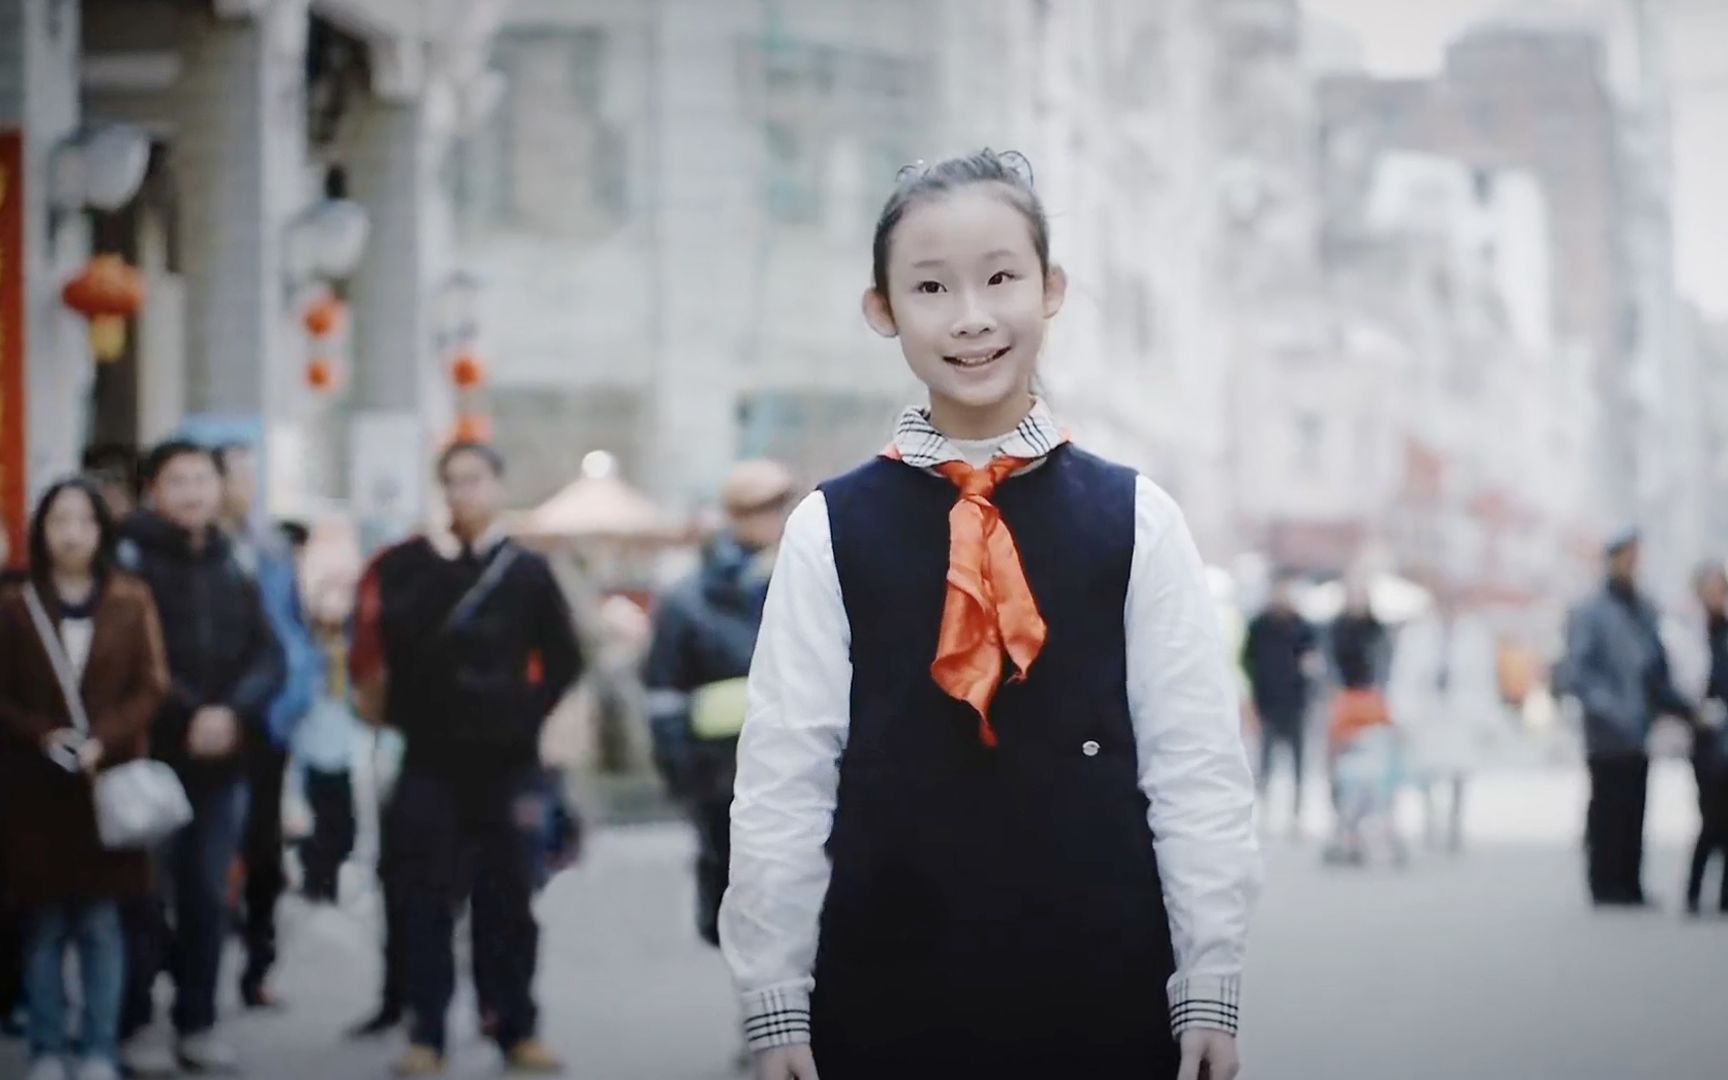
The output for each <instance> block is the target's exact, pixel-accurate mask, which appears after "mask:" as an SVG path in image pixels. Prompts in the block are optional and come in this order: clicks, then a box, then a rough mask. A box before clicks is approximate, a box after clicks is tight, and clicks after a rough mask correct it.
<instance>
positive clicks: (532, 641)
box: [349, 443, 581, 1076]
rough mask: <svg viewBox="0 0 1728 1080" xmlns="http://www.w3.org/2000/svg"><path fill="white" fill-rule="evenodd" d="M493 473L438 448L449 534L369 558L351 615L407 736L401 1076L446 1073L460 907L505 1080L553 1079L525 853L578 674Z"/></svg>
mask: <svg viewBox="0 0 1728 1080" xmlns="http://www.w3.org/2000/svg"><path fill="white" fill-rule="evenodd" d="M503 469H504V462H503V459H502V457H500V456H499V455H498V453H497V452H496V451H495V450H493V449H491V448H490V447H487V446H482V445H478V444H473V443H456V444H454V445H452V446H451V447H450V448H449V449H448V450H446V451H445V453H444V454H443V456H442V457H441V459H440V461H439V467H438V475H439V479H440V480H441V482H442V483H443V486H444V494H445V498H446V500H447V502H448V504H449V508H450V518H451V530H450V532H449V533H446V534H437V535H432V536H425V537H419V538H416V539H413V540H409V541H406V542H404V543H402V544H400V545H398V546H396V547H394V548H392V549H390V550H388V551H386V552H385V553H384V554H382V555H381V556H379V557H378V558H377V559H376V560H375V561H374V563H373V565H372V567H371V568H370V569H369V571H368V572H367V575H366V578H365V579H364V580H363V581H362V584H361V590H360V599H359V605H358V609H357V611H356V638H355V643H354V649H353V653H352V654H351V655H350V658H349V665H350V669H351V670H355V671H356V672H357V675H356V680H357V684H358V681H359V679H360V675H359V674H358V673H360V672H367V673H368V677H369V678H370V679H373V680H376V678H377V673H378V672H381V673H382V678H383V680H384V682H383V683H382V687H381V690H382V694H381V696H382V718H383V721H384V722H385V723H387V724H389V725H390V726H392V727H395V728H397V729H398V730H399V731H401V732H402V735H403V740H404V752H403V759H402V770H401V775H400V776H399V777H398V779H397V781H396V787H395V790H394V792H393V794H392V796H391V800H390V807H389V815H388V816H389V821H388V823H387V825H386V828H387V829H388V830H389V834H390V836H389V843H390V846H391V847H392V852H391V855H390V859H391V862H392V864H393V866H392V869H391V871H390V873H391V874H392V875H394V876H396V878H397V881H396V884H397V885H399V886H400V891H401V896H402V903H403V908H402V913H401V914H402V932H403V934H404V935H405V936H406V938H407V942H406V947H405V949H404V951H403V956H404V957H405V959H406V966H407V971H406V975H407V978H406V989H407V995H406V996H407V1004H408V1012H409V1015H410V1016H411V1017H412V1029H411V1031H410V1032H409V1040H410V1046H409V1048H408V1051H407V1053H406V1055H405V1056H404V1057H403V1058H402V1060H401V1061H400V1062H398V1063H397V1066H396V1071H397V1073H398V1075H404V1076H425V1075H432V1074H435V1073H437V1072H439V1071H441V1070H442V1068H443V1057H444V1049H445V1028H446V1014H447V1013H448V1011H449V1007H450V998H451V995H452V993H453V991H454V987H455V966H454V959H453V954H452V940H451V937H452V934H453V932H454V929H455V927H454V921H455V915H456V909H457V906H458V903H459V900H460V898H461V897H462V896H463V895H467V896H468V897H469V904H470V914H471V918H472V920H473V932H474V937H475V941H476V946H475V952H474V958H475V961H476V966H477V970H476V983H477V985H478V988H479V990H480V991H481V993H482V994H483V996H484V997H486V999H487V1001H486V1002H485V1005H486V1008H487V1009H488V1011H489V1012H490V1013H491V1014H492V1015H493V1017H495V1026H494V1030H493V1033H492V1034H493V1037H494V1039H495V1040H496V1042H497V1043H498V1046H499V1048H500V1049H501V1050H502V1051H503V1053H504V1056H505V1061H506V1066H507V1068H509V1069H510V1070H511V1071H515V1072H527V1073H553V1072H559V1071H561V1070H562V1065H561V1063H560V1062H559V1061H558V1060H557V1058H556V1057H555V1056H553V1054H552V1053H551V1051H550V1050H549V1049H547V1048H546V1046H545V1045H544V1044H543V1043H541V1041H540V1040H539V1039H538V1038H537V1028H538V1026H539V1015H538V1010H537V1008H536V1006H535V1004H534V1000H533V992H532V983H533V978H534V968H535V962H536V954H537V951H538V941H539V929H538V927H537V926H536V925H535V922H534V915H533V911H532V910H531V907H530V901H531V899H532V895H533V891H534V885H535V881H534V871H535V867H534V860H533V859H532V858H531V852H530V841H531V839H532V838H533V837H537V836H539V835H540V834H541V831H542V829H543V827H544V821H545V815H546V813H547V807H546V788H545V783H544V774H543V772H542V770H541V766H540V756H539V743H540V730H541V727H542V725H543V724H544V722H545V719H546V717H547V715H548V714H549V713H550V712H551V711H552V709H553V706H555V705H556V704H557V703H558V701H559V699H560V698H561V697H562V696H563V694H564V692H565V691H566V690H567V689H568V688H569V687H570V685H571V684H572V683H573V682H574V681H575V679H576V677H577V676H578V675H579V674H580V672H581V653H580V649H579V647H578V645H577V641H576V634H575V626H574V624H573V621H572V619H571V615H570V609H569V606H568V604H567V603H566V602H565V599H564V595H563V593H562V591H561V590H560V588H559V586H558V582H557V580H556V578H554V577H553V574H552V568H551V567H550V565H548V563H547V562H546V560H545V558H543V557H542V556H540V555H538V554H536V553H534V552H531V551H527V550H525V549H523V548H521V547H519V546H517V545H516V544H515V543H513V542H512V541H510V540H509V539H508V538H507V537H506V536H505V535H504V533H503V530H502V529H501V528H500V527H499V511H500V508H501V505H502V501H503ZM380 659H381V661H382V662H381V664H380V663H379V660H380ZM357 688H358V689H360V690H361V699H362V713H363V714H366V715H373V714H374V713H375V711H376V706H375V705H368V704H366V701H367V699H369V698H372V699H376V697H377V696H378V695H377V692H376V691H374V690H368V689H366V688H364V687H358V685H357ZM480 968H484V970H479V969H480Z"/></svg>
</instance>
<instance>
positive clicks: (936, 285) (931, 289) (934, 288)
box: [913, 281, 942, 294]
mask: <svg viewBox="0 0 1728 1080" xmlns="http://www.w3.org/2000/svg"><path fill="white" fill-rule="evenodd" d="M913 291H914V292H921V293H927V294H928V293H939V292H941V291H942V283H941V282H940V281H920V282H919V283H918V284H917V285H916V286H915V287H914V289H913Z"/></svg>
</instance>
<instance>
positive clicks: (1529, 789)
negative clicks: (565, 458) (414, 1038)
mask: <svg viewBox="0 0 1728 1080" xmlns="http://www.w3.org/2000/svg"><path fill="white" fill-rule="evenodd" d="M1479 789H1480V790H1479V791H1478V793H1477V794H1478V797H1477V799H1476V802H1475V805H1474V807H1473V810H1472V813H1471V825H1472V830H1473V832H1474V834H1475V835H1476V836H1478V837H1479V838H1480V839H1479V841H1478V843H1477V844H1476V845H1475V846H1474V847H1473V848H1472V849H1471V850H1470V851H1469V852H1468V853H1467V854H1465V855H1464V856H1463V857H1461V858H1459V859H1456V860H1446V859H1440V858H1433V859H1419V860H1418V861H1417V862H1416V863H1415V864H1414V865H1412V866H1411V867H1410V868H1409V869H1407V870H1404V871H1402V872H1396V871H1391V870H1383V871H1373V872H1368V873H1362V872H1329V871H1325V870H1323V869H1321V868H1320V866H1319V864H1318V859H1317V857H1316V845H1315V844H1314V843H1313V842H1312V841H1309V842H1292V841H1290V840H1287V839H1284V838H1283V837H1282V832H1283V830H1282V828H1281V827H1279V825H1278V823H1276V822H1274V830H1275V831H1274V832H1273V833H1272V834H1271V835H1269V838H1268V841H1267V856H1268V865H1269V875H1268V876H1269V880H1268V884H1267V889H1266V893H1265V897H1264V901H1263V904H1262V907H1261V913H1260V916H1259V918H1258V921H1257V924H1256V935H1255V943H1254V951H1253V960H1252V963H1253V970H1252V974H1251V979H1250V983H1249V987H1250V989H1249V994H1248V1000H1247V1002H1246V1007H1247V1031H1246V1034H1245V1037H1244V1043H1243V1050H1244V1055H1245V1057H1246V1059H1247V1061H1248V1064H1249V1068H1248V1069H1247V1070H1245V1072H1244V1075H1245V1076H1247V1077H1249V1078H1250V1080H1339V1078H1357V1077H1363V1078H1382V1077H1386V1078H1402V1080H1427V1078H1433V1080H1455V1078H1462V1077H1532V1078H1544V1080H1545V1078H1569V1080H1574V1078H1575V1080H1598V1078H1599V1080H1629V1078H1643V1077H1660V1078H1662V1080H1719V1078H1721V1077H1723V1076H1728V1011H1725V1007H1728V922H1710V923H1705V924H1697V923H1688V922H1686V921H1684V920H1682V919H1681V918H1680V917H1679V916H1678V915H1677V914H1676V913H1675V910H1674V908H1675V905H1674V896H1675V894H1676V892H1677V886H1678V882H1679V879H1680V848H1681V843H1680V841H1681V840H1682V838H1683V834H1684V833H1685V832H1686V831H1687V830H1689V829H1690V827H1691V822H1690V812H1691V811H1690V801H1691V797H1692V796H1691V781H1690V777H1689V776H1686V775H1685V773H1684V770H1683V769H1682V768H1680V767H1677V766H1670V767H1668V768H1665V769H1664V770H1662V771H1661V772H1660V774H1659V777H1658V783H1657V791H1656V799H1655V806H1654V808H1653V814H1652V818H1653V820H1652V836H1653V839H1654V840H1655V849H1654V851H1653V854H1652V858H1651V860H1650V863H1649V867H1648V871H1647V877H1648V881H1649V883H1650V885H1651V886H1652V888H1653V891H1656V892H1658V893H1659V894H1661V895H1663V896H1664V897H1665V898H1666V899H1668V901H1669V905H1668V910H1667V912H1666V913H1665V914H1651V915H1617V916H1605V915H1598V914H1595V913H1593V912H1591V911H1590V910H1589V909H1588V908H1587V907H1586V906H1585V905H1584V904H1583V903H1582V901H1581V898H1580V893H1581V888H1580V882H1579V879H1580V871H1579V866H1578V857H1577V852H1576V846H1577V845H1576V838H1575V835H1574V834H1575V826H1574V824H1573V823H1574V822H1575V821H1576V820H1577V810H1578V802H1579V800H1580V798H1581V792H1580V791H1579V788H1578V784H1577V782H1576V780H1575V779H1573V778H1572V777H1571V776H1570V775H1569V774H1565V773H1547V774H1526V773H1520V774H1517V775H1510V776H1502V777H1499V778H1489V779H1487V780H1485V781H1483V782H1482V783H1481V784H1480V785H1479ZM687 857H688V847H687V840H686V838H685V836H684V834H683V833H682V831H680V830H678V829H676V828H673V827H668V826H640V827H631V828H624V829H616V830H612V831H609V832H607V833H605V834H603V835H602V836H600V837H599V838H597V840H596V842H595V845H594V848H593V851H592V855H591V857H590V859H589V861H588V862H587V863H586V864H585V866H584V867H583V868H582V869H580V870H578V871H575V872H572V873H570V874H566V875H565V876H564V877H563V878H561V879H560V880H559V881H557V882H556V883H555V884H554V886H553V888H552V889H551V890H550V891H549V892H548V894H547V895H546V897H545V898H544V901H543V915H544V920H545V923H546V939H545V956H546V959H545V962H544V963H543V965H542V979H541V992H542V1001H543V1002H544V1003H545V1009H546V1015H545V1021H546V1023H545V1028H546V1034H547V1036H548V1038H549V1040H550V1041H551V1042H552V1043H553V1044H554V1045H555V1046H556V1047H557V1048H558V1049H559V1050H560V1051H561V1052H563V1053H564V1054H566V1055H567V1056H568V1059H569V1061H570V1063H571V1065H572V1069H571V1075H572V1076H574V1077H579V1078H580V1077H592V1078H601V1080H721V1078H724V1077H727V1076H731V1075H733V1074H732V1073H731V1072H730V1069H729V1068H728V1064H727V1062H728V1059H729V1058H730V1057H731V1055H732V1053H733V1051H734V1050H735V1043H734V1036H733V1016H732V1006H731V1004H730V997H729V995H728V992H727V985H726V980H725V977H724V974H723V972H722V971H721V968H720V964H719V960H718V958H717V956H716V955H715V954H714V953H712V952H711V951H709V950H707V949H706V948H704V947H703V946H702V945H701V944H700V943H699V942H697V941H696V940H695V938H694V935H693V934H692V933H691V932H690V930H689V924H690V920H689V918H688V908H689V903H690V895H691V888H690V885H689V882H688V877H687V874H686V872H685V864H686V861H687ZM283 922H284V936H285V939H286V955H285V958H284V962H283V966H282V971H281V980H280V982H281V989H282V991H283V993H284V995H285V996H286V997H287V998H289V999H290V1002H291V1005H292V1011H291V1012H289V1013H288V1014H286V1015H283V1016H278V1017H246V1018H242V1019H240V1020H238V1021H236V1022H235V1024H234V1026H233V1028H232V1034H233V1036H234V1038H235V1040H236V1042H237V1043H238V1044H239V1045H240V1046H241V1047H242V1049H243V1050H244V1052H245V1056H246V1060H247V1062H248V1065H249V1068H248V1072H247V1075H248V1076H251V1077H257V1078H260V1080H304V1078H308V1077H312V1078H322V1080H369V1078H376V1077H382V1076H384V1075H386V1073H385V1069H386V1066H387V1063H388V1061H389V1058H390V1056H391V1054H392V1053H393V1052H394V1051H395V1049H396V1044H394V1043H390V1044H385V1045H375V1046H360V1047H356V1046H353V1045H350V1044H345V1043H342V1042H341V1041H339V1039H338V1038H337V1032H338V1031H339V1030H340V1029H341V1027H342V1026H343V1025H344V1024H345V1023H346V1022H348V1021H350V1020H351V1019H353V1018H355V1017H356V1016H358V1015H359V1014H361V1013H362V1012H363V1011H364V1010H365V1009H366V1007H367V1006H368V1005H369V1004H371V1002H372V995H373V993H374V991H375V988H376V983H377V958H376V955H375V949H374V947H373V940H374V938H373V934H374V929H373V921H372V915H371V911H370V902H369V899H368V898H367V897H366V896H364V895H362V894H360V893H359V891H358V890H355V895H353V896H350V897H349V899H348V903H347V904H346V906H345V907H344V908H342V909H339V910H337V909H324V910H309V909H307V908H305V907H303V906H301V905H299V904H298V903H297V902H294V903H290V904H289V905H287V906H285V908H284V911H283ZM471 1012H472V1007H471V1005H470V1004H469V1003H468V1002H467V1001H466V999H464V1000H462V1001H459V1002H458V1005H457V1007H456V1010H455V1013H456V1016H457V1018H458V1020H457V1023H458V1030H459V1032H461V1038H460V1040H459V1046H458V1053H457V1061H456V1065H455V1068H453V1069H452V1075H453V1076H456V1077H489V1076H495V1075H497V1059H496V1056H495V1054H494V1053H493V1052H492V1051H491V1050H490V1049H489V1048H488V1047H487V1046H485V1045H484V1044H483V1043H481V1042H480V1041H479V1040H478V1039H477V1038H475V1037H474V1035H473V1033H472V1032H473V1022H472V1020H471V1019H469V1017H470V1015H471ZM8 1055H11V1056H8ZM9 1070H10V1071H9ZM19 1071H20V1065H19V1059H18V1057H17V1056H16V1048H15V1047H14V1048H9V1049H7V1050H3V1051H0V1076H13V1075H16V1074H17V1073H18V1072H19Z"/></svg>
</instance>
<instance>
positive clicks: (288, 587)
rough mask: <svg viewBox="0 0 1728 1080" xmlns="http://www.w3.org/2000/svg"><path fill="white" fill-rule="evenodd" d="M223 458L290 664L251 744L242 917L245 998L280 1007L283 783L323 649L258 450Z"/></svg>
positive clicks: (234, 508)
mask: <svg viewBox="0 0 1728 1080" xmlns="http://www.w3.org/2000/svg"><path fill="white" fill-rule="evenodd" d="M216 463H217V465H218V466H219V467H220V468H221V470H222V521H221V524H222V528H223V531H224V532H225V533H226V534H227V537H228V542H229V543H230V544H232V545H233V548H234V557H235V560H236V561H237V562H238V563H239V564H240V566H241V568H242V569H244V570H245V571H246V572H247V573H248V574H250V575H251V577H252V580H253V582H254V583H255V584H256V585H257V587H258V596H259V600H260V601H261V602H262V603H263V605H264V614H265V616H266V617H267V618H268V619H269V620H270V630H271V632H272V633H273V634H274V635H275V638H276V644H277V646H278V647H279V648H280V649H281V650H282V658H283V663H284V665H285V671H284V675H285V677H284V679H283V683H282V689H281V690H280V691H278V692H277V694H276V696H275V697H273V698H272V699H271V700H270V705H269V708H268V709H267V710H266V712H265V718H264V719H265V723H264V730H263V737H262V738H260V739H257V740H256V741H254V742H253V743H252V744H251V745H250V746H249V747H248V748H247V754H246V765H247V783H248V785H249V786H250V789H251V802H250V809H249V812H248V813H247V816H246V837H245V840H244V841H243V843H242V845H241V855H242V860H243V862H244V863H245V870H246V885H245V889H244V892H243V900H244V913H243V915H242V917H241V918H240V920H239V922H240V929H241V933H242V936H243V937H244V939H245V942H246V966H245V968H244V970H243V971H242V972H241V974H240V1001H241V1004H243V1005H245V1006H246V1007H247V1008H249V1009H273V1008H280V1007H281V1002H280V1001H278V1000H277V998H276V996H275V994H274V992H273V991H271V990H270V989H269V987H267V986H266V985H265V983H266V981H267V980H268V978H269V975H270V969H271V967H273V966H274V965H275V963H276V904H277V902H278V901H280V900H281V899H282V893H283V891H284V890H285V889H286V888H287V883H288V878H287V874H286V873H285V872H284V870H283V865H282V855H283V843H282V784H283V781H284V780H285V779H286V778H287V775H288V747H289V744H290V743H291V742H292V740H293V737H294V730H295V728H296V727H298V726H299V724H300V722H301V721H302V720H304V719H305V717H306V714H307V713H309V712H311V711H312V701H313V695H314V689H315V686H316V684H317V681H318V678H317V676H318V670H317V669H318V655H317V650H316V649H315V647H314V646H313V644H312V636H311V632H310V631H309V630H308V629H307V625H306V615H305V612H304V610H303V605H302V604H301V601H300V578H299V573H298V571H297V568H296V566H295V561H294V555H293V552H292V550H291V549H290V548H289V546H288V542H287V538H286V536H284V535H283V534H282V532H281V531H280V530H279V529H277V528H276V527H275V526H274V525H273V524H271V523H269V522H267V521H265V520H263V519H262V518H260V516H259V512H258V511H259V507H258V456H257V454H256V453H254V452H253V450H252V448H251V447H250V446H247V445H245V444H243V443H230V444H227V445H225V446H222V447H220V448H218V450H217V451H216Z"/></svg>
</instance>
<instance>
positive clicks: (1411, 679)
mask: <svg viewBox="0 0 1728 1080" xmlns="http://www.w3.org/2000/svg"><path fill="white" fill-rule="evenodd" d="M1433 593H1434V607H1433V608H1432V609H1431V610H1430V611H1429V612H1427V613H1425V614H1423V615H1421V616H1419V617H1417V618H1416V619H1414V620H1412V621H1411V622H1409V623H1407V624H1405V625H1404V626H1403V627H1402V628H1400V629H1399V631H1398V636H1397V640H1396V644H1395V648H1394V650H1393V653H1392V667H1391V675H1390V678H1389V680H1388V687H1387V697H1388V699H1389V700H1388V704H1389V706H1390V709H1391V716H1392V722H1393V724H1394V726H1395V727H1396V728H1397V729H1398V730H1399V731H1400V732H1402V733H1403V735H1404V742H1405V753H1406V760H1407V769H1408V775H1409V777H1410V778H1411V779H1412V780H1413V782H1414V784H1415V786H1416V788H1417V790H1418V791H1420V792H1421V794H1422V804H1423V811H1424V818H1423V821H1424V825H1423V836H1424V838H1425V839H1426V841H1427V843H1428V845H1429V846H1430V847H1433V848H1441V847H1444V849H1445V850H1446V851H1449V852H1452V853H1457V852H1458V851H1460V850H1461V849H1462V848H1463V844H1464V801H1465V791H1466V788H1467V786H1468V783H1469V778H1470V774H1471V773H1472V772H1473V771H1475V769H1476V767H1477V764H1478V762H1479V758H1480V754H1481V748H1482V746H1483V744H1484V742H1485V741H1486V740H1487V739H1489V738H1490V737H1491V736H1492V734H1493V732H1495V731H1497V730H1499V728H1500V727H1502V726H1503V720H1504V711H1505V705H1504V703H1503V702H1502V701H1501V698H1500V684H1499V677H1498V668H1497V665H1496V660H1495V651H1494V635H1493V634H1492V632H1491V631H1490V630H1489V628H1488V626H1487V625H1486V624H1485V623H1484V622H1483V621H1482V620H1481V619H1480V618H1479V617H1477V616H1475V615H1473V614H1472V613H1471V612H1469V611H1467V610H1465V609H1464V608H1463V606H1462V605H1461V604H1460V603H1459V601H1458V599H1457V597H1456V595H1455V593H1454V592H1453V591H1452V590H1451V589H1450V588H1449V587H1447V586H1445V585H1436V586H1435V588H1434V590H1433ZM1442 804H1444V806H1445V822H1446V824H1445V827H1444V829H1442V827H1441V820H1442V818H1441V807H1442Z"/></svg>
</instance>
